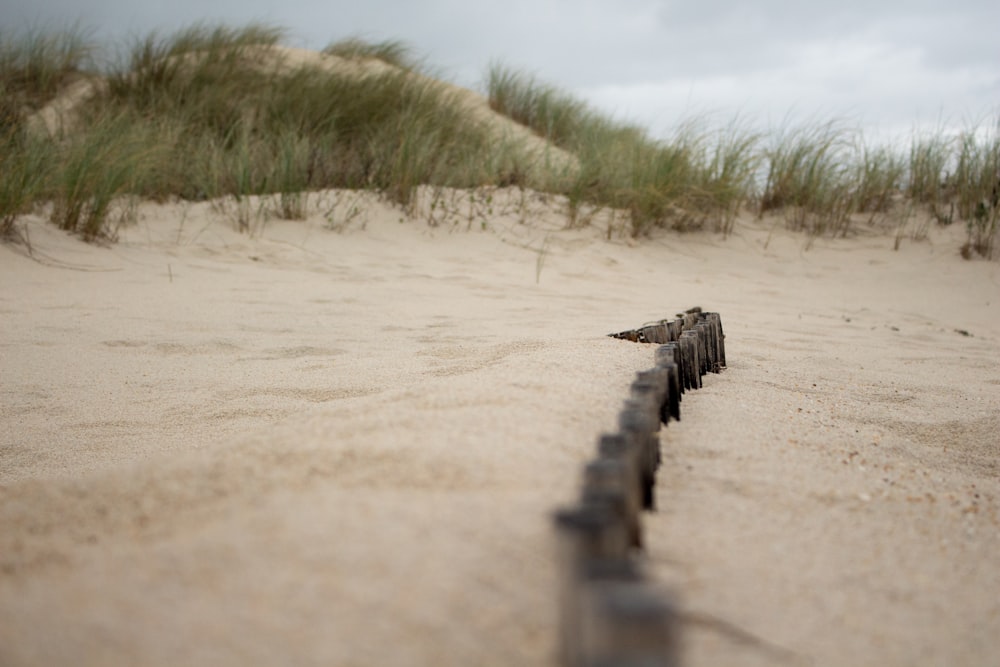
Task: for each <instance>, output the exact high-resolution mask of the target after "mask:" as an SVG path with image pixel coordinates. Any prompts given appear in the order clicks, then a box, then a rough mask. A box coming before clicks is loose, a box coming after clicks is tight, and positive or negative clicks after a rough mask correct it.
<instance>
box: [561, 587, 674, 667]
mask: <svg viewBox="0 0 1000 667" xmlns="http://www.w3.org/2000/svg"><path fill="white" fill-rule="evenodd" d="M580 612H581V614H580V619H579V629H580V638H581V640H582V646H581V647H580V649H581V651H580V653H581V658H582V663H581V664H583V665H587V666H588V667H591V666H593V667H597V666H608V667H611V666H612V665H614V666H616V667H621V666H628V665H635V666H636V667H639V666H640V665H641V666H643V667H676V666H677V665H679V664H680V632H679V630H680V628H679V625H680V624H679V620H678V617H677V613H676V611H675V605H674V604H673V602H672V600H670V598H669V597H668V596H667V595H666V594H665V592H663V591H658V590H656V589H654V588H653V587H652V586H651V585H650V584H649V583H647V582H643V581H641V580H640V581H636V580H623V579H603V580H594V581H592V582H591V583H590V585H589V586H587V587H586V590H585V592H584V594H583V601H582V605H581V610H580Z"/></svg>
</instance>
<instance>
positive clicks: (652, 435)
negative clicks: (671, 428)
mask: <svg viewBox="0 0 1000 667" xmlns="http://www.w3.org/2000/svg"><path fill="white" fill-rule="evenodd" d="M618 427H619V428H620V429H621V432H622V434H623V435H624V436H625V437H626V439H627V440H629V442H630V444H631V446H632V447H634V448H635V449H636V451H637V452H638V456H639V465H640V470H641V471H642V506H643V508H644V509H648V510H652V509H655V507H656V496H655V494H654V493H653V489H654V487H655V486H656V469H657V467H659V464H660V439H659V437H658V436H657V431H658V430H659V428H660V422H659V416H658V415H656V414H655V413H653V412H652V409H651V408H650V406H649V405H643V404H639V403H638V402H637V401H634V400H631V399H630V400H627V401H625V408H624V409H623V410H622V411H621V412H620V413H619V414H618Z"/></svg>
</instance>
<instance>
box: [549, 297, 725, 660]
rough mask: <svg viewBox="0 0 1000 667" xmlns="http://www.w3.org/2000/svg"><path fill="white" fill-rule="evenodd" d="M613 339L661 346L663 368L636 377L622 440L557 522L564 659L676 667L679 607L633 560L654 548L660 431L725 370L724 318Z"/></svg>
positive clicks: (609, 438) (699, 317) (706, 317)
mask: <svg viewBox="0 0 1000 667" xmlns="http://www.w3.org/2000/svg"><path fill="white" fill-rule="evenodd" d="M610 336H612V337H614V338H620V339H623V340H629V341H632V342H638V343H653V344H657V347H656V349H655V353H654V362H655V365H654V366H653V367H652V368H650V369H648V370H645V371H640V372H639V373H637V374H636V377H635V380H634V381H633V382H632V384H631V386H630V387H629V395H628V397H627V398H626V399H625V401H624V402H623V405H622V409H621V411H620V412H619V414H618V431H617V432H616V433H612V434H604V435H601V436H600V437H599V438H598V441H597V457H596V458H595V459H593V460H592V461H590V462H589V463H587V465H586V466H585V467H584V471H583V484H582V489H581V493H580V500H579V504H578V505H577V506H575V507H572V508H569V509H564V510H560V511H559V512H557V513H556V515H555V525H556V534H557V538H558V539H557V544H558V566H559V571H560V586H559V628H560V629H559V657H560V661H561V663H562V664H563V665H565V666H566V667H598V666H600V665H607V666H610V665H648V666H650V667H653V666H655V667H667V666H670V667H673V666H674V665H677V664H678V660H679V653H680V652H679V648H678V647H679V639H678V627H679V623H678V620H677V613H676V605H675V604H674V602H673V599H672V598H671V597H670V595H669V594H668V593H667V592H665V591H661V590H657V589H656V587H655V586H653V584H652V583H651V582H649V581H648V580H647V579H646V577H645V576H644V575H643V573H642V571H641V570H640V568H639V566H638V564H637V562H636V560H635V559H634V551H635V550H638V549H642V548H643V547H644V545H645V539H644V535H643V530H642V518H641V513H642V510H643V509H645V510H653V509H655V505H656V494H655V485H656V471H657V469H658V468H659V466H660V464H661V463H662V455H661V449H660V437H659V431H660V430H661V426H666V425H667V424H668V423H669V422H670V420H671V419H674V420H680V418H681V414H680V404H681V396H682V394H683V393H684V392H685V391H687V390H690V389H698V388H700V387H701V386H702V380H701V378H702V376H704V375H705V374H706V373H710V372H711V373H718V372H720V371H721V369H723V368H725V366H726V353H725V344H724V340H725V334H724V333H723V330H722V320H721V318H720V316H719V314H718V313H711V312H703V311H702V310H701V309H700V308H692V309H690V310H688V311H685V312H684V313H681V314H679V315H678V316H677V317H676V318H674V319H669V320H660V321H659V322H655V323H652V324H646V325H644V326H642V327H640V328H638V329H631V330H628V331H623V332H621V333H617V334H610Z"/></svg>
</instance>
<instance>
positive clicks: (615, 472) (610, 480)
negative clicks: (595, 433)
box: [580, 456, 642, 547]
mask: <svg viewBox="0 0 1000 667" xmlns="http://www.w3.org/2000/svg"><path fill="white" fill-rule="evenodd" d="M635 472H636V468H635V464H634V461H633V460H630V458H628V457H625V456H622V457H608V456H600V457H598V458H596V459H594V460H593V461H591V462H590V463H588V464H587V465H586V466H585V467H584V469H583V486H582V489H581V493H580V502H581V503H582V504H583V505H593V504H598V505H600V504H603V505H606V506H607V507H609V508H610V509H611V510H612V511H613V512H615V513H616V514H618V515H619V516H620V517H621V521H622V523H624V524H625V532H626V536H627V537H628V544H629V546H632V547H641V546H642V527H641V524H640V517H639V513H640V512H641V511H642V497H641V495H640V487H639V485H638V483H637V480H636V477H635Z"/></svg>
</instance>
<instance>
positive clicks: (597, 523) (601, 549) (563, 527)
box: [555, 505, 628, 665]
mask: <svg viewBox="0 0 1000 667" xmlns="http://www.w3.org/2000/svg"><path fill="white" fill-rule="evenodd" d="M555 525H556V558H557V563H558V572H559V593H558V596H559V599H558V608H559V646H560V654H561V655H562V656H563V660H564V663H565V664H567V665H577V664H581V663H580V658H579V655H580V646H581V637H580V630H579V624H580V623H579V622H580V612H581V606H580V605H581V603H580V594H581V591H582V583H583V581H585V580H586V579H587V578H588V576H590V575H589V574H588V568H589V567H591V565H590V564H592V563H595V562H628V561H627V555H628V540H627V538H626V536H625V528H624V525H623V524H622V522H621V521H620V520H618V518H617V517H615V516H614V514H613V512H612V511H611V510H610V509H608V508H606V507H601V506H599V505H583V506H580V507H574V508H570V509H564V510H560V511H558V512H556V514H555Z"/></svg>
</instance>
